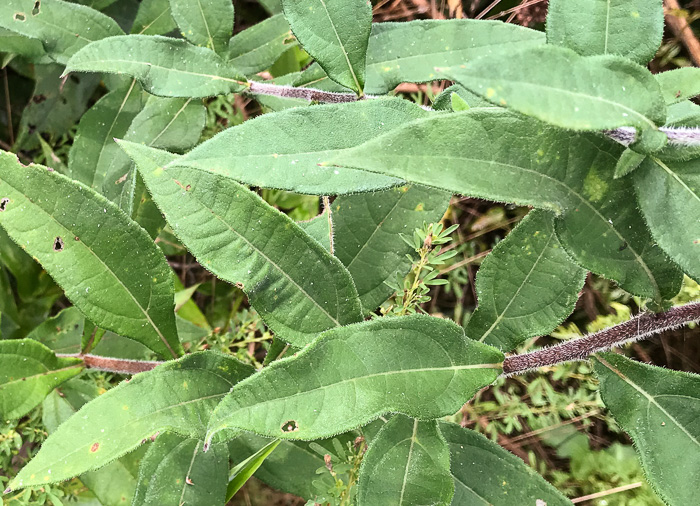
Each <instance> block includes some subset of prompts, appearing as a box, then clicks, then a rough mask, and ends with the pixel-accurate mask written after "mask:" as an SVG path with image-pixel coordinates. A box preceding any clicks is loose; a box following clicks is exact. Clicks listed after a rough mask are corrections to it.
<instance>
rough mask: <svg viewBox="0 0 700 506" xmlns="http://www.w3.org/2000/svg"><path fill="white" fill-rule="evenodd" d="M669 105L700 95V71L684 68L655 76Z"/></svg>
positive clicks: (695, 68)
mask: <svg viewBox="0 0 700 506" xmlns="http://www.w3.org/2000/svg"><path fill="white" fill-rule="evenodd" d="M654 77H655V78H656V80H657V81H658V82H659V85H660V86H661V93H663V95H664V101H665V102H666V104H667V105H671V104H676V103H678V102H682V101H683V100H688V99H689V98H693V97H695V96H697V95H700V69H699V68H697V67H683V68H680V69H675V70H669V71H668V72H662V73H660V74H656V75H654Z"/></svg>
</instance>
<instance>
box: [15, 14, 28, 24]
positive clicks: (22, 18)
mask: <svg viewBox="0 0 700 506" xmlns="http://www.w3.org/2000/svg"><path fill="white" fill-rule="evenodd" d="M14 18H15V21H22V22H24V21H26V20H27V15H26V14H25V13H24V12H15V16H14Z"/></svg>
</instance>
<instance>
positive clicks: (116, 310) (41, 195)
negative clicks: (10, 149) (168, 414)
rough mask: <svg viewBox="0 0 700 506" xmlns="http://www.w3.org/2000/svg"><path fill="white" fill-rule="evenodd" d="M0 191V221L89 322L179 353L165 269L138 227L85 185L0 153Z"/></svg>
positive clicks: (162, 352) (155, 348)
mask: <svg viewBox="0 0 700 506" xmlns="http://www.w3.org/2000/svg"><path fill="white" fill-rule="evenodd" d="M0 194H1V195H0V208H1V209H2V212H0V225H2V227H3V228H4V229H5V230H6V231H7V233H8V235H9V236H10V237H11V238H12V239H13V240H14V241H15V242H17V244H19V245H20V246H21V247H22V248H23V249H25V250H26V251H27V252H28V253H29V254H31V255H32V256H34V257H35V258H36V259H37V260H38V261H39V263H41V265H42V266H43V267H44V269H46V271H47V272H48V273H49V274H50V275H51V277H52V278H53V279H54V280H55V281H56V282H57V283H58V284H59V285H61V286H62V287H63V289H64V290H65V294H66V297H68V299H70V300H71V302H73V304H75V305H76V306H77V307H78V309H80V310H81V311H82V312H83V313H84V314H85V315H86V316H87V317H88V318H89V319H90V320H91V321H93V322H94V323H95V324H96V325H98V326H99V327H101V328H104V329H107V330H113V331H114V332H116V333H119V334H121V335H123V336H126V337H130V338H132V339H134V340H136V341H138V342H140V343H143V344H144V345H146V346H148V347H149V348H150V349H152V350H153V351H155V352H156V353H159V354H160V355H162V356H164V357H175V356H178V355H180V354H182V346H181V345H180V342H179V341H178V337H177V329H176V327H175V314H174V312H173V308H174V304H173V296H174V291H173V284H172V279H171V277H170V276H171V272H170V268H169V267H168V264H167V262H166V260H165V257H163V254H162V253H161V252H160V250H159V249H158V247H157V246H156V245H155V244H153V241H152V240H151V239H150V237H148V234H146V232H145V231H144V230H143V229H141V227H139V226H138V225H137V224H136V223H134V222H133V221H131V220H130V219H129V218H128V217H127V216H126V215H124V213H122V212H121V211H120V210H119V209H118V208H117V207H116V206H115V205H114V204H112V203H111V202H109V201H108V200H107V199H105V198H104V197H102V196H101V195H98V194H97V193H95V192H93V191H92V190H90V189H89V188H87V187H85V186H83V185H81V184H79V183H76V182H74V181H71V180H70V179H68V178H66V177H65V176H62V175H60V174H58V173H56V172H50V171H49V170H47V169H46V168H44V167H42V166H40V165H29V166H24V165H22V164H20V163H19V162H18V160H17V158H16V157H15V156H14V155H13V154H10V153H3V154H2V155H0ZM134 254H137V255H138V262H136V263H135V262H134V261H133V258H132V255H134Z"/></svg>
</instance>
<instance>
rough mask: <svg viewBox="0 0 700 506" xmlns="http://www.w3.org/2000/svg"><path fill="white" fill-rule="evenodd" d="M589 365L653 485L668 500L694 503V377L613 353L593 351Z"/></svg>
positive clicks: (697, 461)
mask: <svg viewBox="0 0 700 506" xmlns="http://www.w3.org/2000/svg"><path fill="white" fill-rule="evenodd" d="M593 367H594V369H595V373H596V375H597V376H598V378H599V379H600V395H601V397H602V398H603V402H604V403H605V406H606V407H607V408H608V409H609V410H610V413H611V414H612V415H613V418H615V421H617V423H618V424H619V425H620V426H621V427H622V428H623V429H624V430H625V431H626V432H627V433H628V434H629V435H630V437H631V438H632V440H633V441H634V445H635V448H636V449H637V452H638V453H639V456H640V459H641V461H642V467H643V469H644V472H645V474H646V477H647V480H649V483H651V485H652V487H653V488H654V490H655V491H656V492H657V493H658V494H659V495H660V496H661V497H662V498H663V500H664V502H665V503H666V504H669V505H673V506H676V505H677V506H683V505H686V504H694V503H696V502H697V492H698V491H697V486H695V484H696V481H697V480H696V478H697V472H698V470H700V376H698V375H697V374H689V373H684V372H679V371H670V370H668V369H663V368H661V367H655V366H651V365H646V364H640V363H638V362H633V361H632V360H630V359H628V358H625V357H623V356H621V355H617V354H614V353H603V354H600V355H599V356H596V357H595V358H594V359H593ZM681 458H682V461H679V459H681Z"/></svg>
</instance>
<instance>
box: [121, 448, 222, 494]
mask: <svg viewBox="0 0 700 506" xmlns="http://www.w3.org/2000/svg"><path fill="white" fill-rule="evenodd" d="M202 446H203V443H202V441H201V440H199V439H197V438H191V437H186V436H181V435H179V434H163V435H161V436H158V438H157V439H156V440H155V442H154V443H153V444H152V445H150V447H149V448H148V451H147V452H146V455H145V456H144V458H143V461H142V462H141V466H140V467H139V481H138V485H137V486H136V494H135V495H134V500H133V502H132V504H139V505H155V506H160V505H162V504H173V505H176V504H187V505H192V506H198V505H201V506H211V505H212V504H224V502H225V501H224V497H225V494H226V479H227V474H228V448H227V447H226V444H223V443H219V444H215V445H212V447H211V450H210V451H208V452H207V453H204V452H203V451H202Z"/></svg>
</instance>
